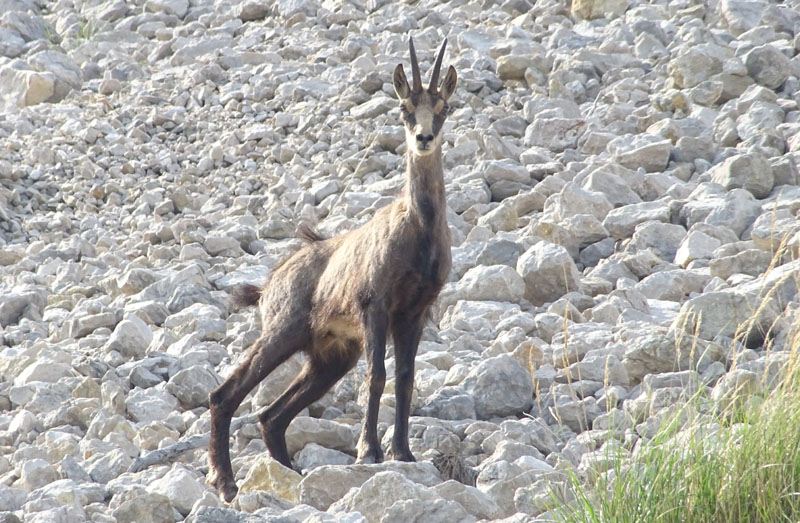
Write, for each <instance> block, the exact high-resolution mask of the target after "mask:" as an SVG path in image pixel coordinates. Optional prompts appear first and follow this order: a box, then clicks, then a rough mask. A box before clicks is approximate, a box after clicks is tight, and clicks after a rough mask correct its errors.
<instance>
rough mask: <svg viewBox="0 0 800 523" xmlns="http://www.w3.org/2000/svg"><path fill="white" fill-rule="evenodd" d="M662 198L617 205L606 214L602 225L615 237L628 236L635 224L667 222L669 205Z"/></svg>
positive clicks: (634, 228) (631, 233)
mask: <svg viewBox="0 0 800 523" xmlns="http://www.w3.org/2000/svg"><path fill="white" fill-rule="evenodd" d="M665 203H666V202H665V201H664V200H657V201H654V202H642V203H634V204H631V205H626V206H624V207H618V208H617V209H614V210H612V211H611V212H609V213H608V215H606V218H605V220H603V227H605V228H606V230H607V231H608V232H609V234H611V235H612V236H614V237H615V238H630V237H631V236H632V235H633V233H634V231H635V230H636V226H637V225H639V224H640V223H644V222H652V221H658V222H665V223H668V222H669V217H670V212H669V206H667V205H665Z"/></svg>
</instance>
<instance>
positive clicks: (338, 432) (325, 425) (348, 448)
mask: <svg viewBox="0 0 800 523" xmlns="http://www.w3.org/2000/svg"><path fill="white" fill-rule="evenodd" d="M308 443H316V444H318V445H321V446H323V447H327V448H330V449H335V450H340V451H344V452H350V453H353V452H354V451H355V444H356V442H355V435H354V434H353V431H352V429H351V428H350V426H349V425H345V424H343V423H337V422H335V421H331V420H327V419H318V418H311V417H308V416H298V417H296V418H295V419H294V420H292V422H291V423H290V424H289V428H288V429H286V445H287V448H288V450H289V454H290V455H294V454H295V453H296V452H298V451H299V450H301V449H302V448H303V447H305V446H306V445H307V444H308Z"/></svg>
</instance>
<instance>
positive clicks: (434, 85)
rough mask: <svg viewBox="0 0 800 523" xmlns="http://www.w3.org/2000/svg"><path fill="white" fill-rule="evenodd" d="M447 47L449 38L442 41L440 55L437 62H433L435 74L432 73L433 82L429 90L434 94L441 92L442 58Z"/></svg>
mask: <svg viewBox="0 0 800 523" xmlns="http://www.w3.org/2000/svg"><path fill="white" fill-rule="evenodd" d="M445 47H447V38H445V39H444V42H442V47H440V48H439V55H438V56H437V57H436V63H435V64H433V74H431V84H430V85H429V86H428V90H429V91H430V92H431V93H432V94H436V93H438V92H439V71H441V70H442V58H444V49H445Z"/></svg>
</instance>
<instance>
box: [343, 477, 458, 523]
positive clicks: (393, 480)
mask: <svg viewBox="0 0 800 523" xmlns="http://www.w3.org/2000/svg"><path fill="white" fill-rule="evenodd" d="M330 510H331V511H332V512H333V513H337V512H354V511H357V512H360V513H361V514H363V515H364V516H365V517H366V518H367V520H368V521H400V522H413V521H418V520H419V519H420V518H424V519H425V521H431V522H439V521H441V522H443V523H444V522H459V521H470V520H471V519H472V517H471V516H470V515H469V514H468V513H467V511H466V510H464V507H462V506H461V505H460V504H458V503H457V502H455V501H446V500H445V499H444V498H442V497H441V496H439V495H438V494H437V493H436V492H435V491H433V490H431V489H427V488H425V487H424V486H423V485H420V484H418V483H414V482H413V481H411V480H409V479H408V478H406V477H405V476H403V475H402V474H400V473H397V472H388V471H387V472H380V473H378V474H376V475H374V476H373V477H371V478H370V479H368V480H367V481H366V482H364V484H363V485H362V486H361V488H360V489H358V490H355V489H354V490H351V491H350V492H348V493H347V495H345V496H344V498H342V499H341V501H338V502H336V503H335V504H334V505H333V506H332V507H331V509H330Z"/></svg>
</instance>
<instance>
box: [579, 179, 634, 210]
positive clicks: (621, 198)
mask: <svg viewBox="0 0 800 523" xmlns="http://www.w3.org/2000/svg"><path fill="white" fill-rule="evenodd" d="M581 187H583V188H584V189H586V190H588V191H593V192H599V193H603V194H604V195H605V196H606V198H608V201H609V202H610V203H611V205H613V206H614V207H619V206H621V205H628V204H631V203H639V202H641V201H642V199H641V198H640V197H639V195H638V194H636V193H635V192H634V191H633V189H631V188H630V186H629V184H628V183H627V182H626V181H625V180H623V179H622V177H620V176H618V175H617V174H615V173H614V172H613V171H612V170H611V169H602V168H601V169H596V170H594V171H593V172H592V173H591V174H589V176H587V177H586V178H585V179H584V180H583V183H582V184H581ZM601 219H602V218H601Z"/></svg>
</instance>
